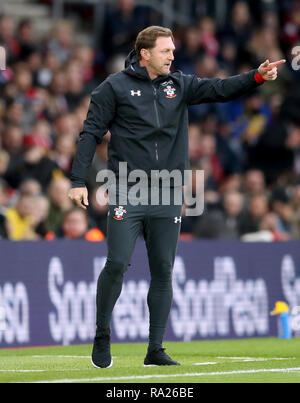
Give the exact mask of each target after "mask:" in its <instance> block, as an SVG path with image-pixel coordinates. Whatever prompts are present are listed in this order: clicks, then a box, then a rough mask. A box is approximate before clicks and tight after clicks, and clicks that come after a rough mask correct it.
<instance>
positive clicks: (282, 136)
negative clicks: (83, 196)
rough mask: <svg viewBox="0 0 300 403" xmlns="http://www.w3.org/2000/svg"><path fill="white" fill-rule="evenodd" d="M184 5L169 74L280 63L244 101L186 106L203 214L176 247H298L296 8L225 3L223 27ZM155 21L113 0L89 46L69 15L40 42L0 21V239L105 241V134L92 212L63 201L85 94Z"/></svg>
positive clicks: (284, 2)
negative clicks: (188, 12)
mask: <svg viewBox="0 0 300 403" xmlns="http://www.w3.org/2000/svg"><path fill="white" fill-rule="evenodd" d="M189 3H191V7H192V6H193V7H194V8H191V9H193V10H198V12H194V14H193V22H192V24H190V25H189V26H187V27H184V26H180V25H176V24H175V26H174V27H173V32H174V35H175V41H176V52H175V61H174V63H173V69H179V70H181V71H182V72H184V73H187V74H194V73H195V74H197V75H199V76H200V77H221V78H225V77H228V76H231V75H234V74H238V73H241V72H244V71H249V70H251V69H253V68H257V67H258V66H259V64H260V63H262V62H263V61H265V60H266V59H269V60H270V61H275V60H279V59H281V58H285V59H286V60H287V63H286V64H285V65H283V66H282V67H280V70H279V75H278V78H277V80H276V81H275V82H272V83H266V84H264V85H262V86H260V87H259V89H258V90H256V91H254V92H252V93H250V94H248V95H247V96H246V97H244V98H241V99H238V100H236V101H232V102H229V103H224V104H202V105H197V106H193V107H190V111H189V112H190V114H189V116H190V126H189V153H190V161H191V168H192V170H193V171H196V170H204V172H205V175H204V180H205V194H204V199H205V210H204V214H202V215H201V216H198V217H189V216H185V215H184V211H185V209H183V219H182V229H181V239H185V240H188V239H193V238H197V239H199V238H202V239H241V240H245V241H252V240H253V241H255V240H258V241H260V240H262V241H280V240H290V239H299V238H300V113H299V111H300V70H298V69H297V68H295V67H297V65H296V66H295V63H294V62H295V61H294V62H293V58H295V53H294V48H295V47H296V46H297V45H298V46H299V45H300V2H298V1H297V0H277V1H269V2H265V1H263V0H262V1H255V2H252V1H241V0H238V1H230V2H228V3H229V6H228V10H227V13H228V15H227V17H226V23H224V21H223V23H222V24H221V23H220V21H218V20H217V18H216V17H215V16H214V14H213V13H212V14H211V15H210V14H201V10H202V8H197V7H195V4H196V3H197V2H196V1H193V0H190V1H186V4H187V7H188V4H189ZM253 3H254V5H253ZM210 4H211V3H210ZM270 4H272V7H270V6H268V5H270ZM199 10H200V11H199ZM153 23H155V24H160V25H161V24H162V23H163V19H162V16H161V15H159V13H158V12H157V11H156V12H155V13H154V12H153V10H152V9H151V7H146V6H143V7H142V6H139V5H137V4H135V1H134V0H118V1H116V2H114V3H112V4H110V5H109V6H107V7H106V8H105V13H104V24H103V30H102V31H101V35H100V36H99V38H96V41H94V43H96V46H94V45H90V44H81V43H78V42H77V41H76V30H75V28H74V25H73V23H72V20H71V19H66V20H59V21H56V22H55V23H54V24H53V28H52V30H51V31H50V32H49V33H48V34H47V35H46V36H45V37H42V38H38V37H37V36H36V35H35V32H34V24H33V21H31V20H30V19H24V20H21V21H18V22H16V21H14V19H12V18H11V17H10V16H7V15H1V16H0V46H4V47H5V48H6V56H7V60H6V69H5V70H2V71H0V92H1V97H0V238H8V239H10V240H40V239H45V240H52V239H57V238H68V239H86V240H88V241H102V240H103V239H105V236H106V216H107V203H101V204H99V203H98V202H97V200H99V197H102V199H104V200H105V197H106V195H105V194H102V195H101V194H100V195H99V188H98V187H97V183H96V174H97V172H98V171H99V170H100V169H103V168H105V167H106V161H107V146H108V142H109V136H110V134H109V132H108V133H107V135H106V136H105V138H104V140H103V142H102V144H100V145H99V146H98V148H97V151H96V155H95V158H94V161H93V165H92V168H91V170H90V176H89V179H88V188H89V194H90V206H89V208H88V210H87V212H85V211H84V210H82V209H79V208H76V207H75V206H74V205H73V204H72V202H71V201H70V200H69V199H68V196H67V194H68V190H69V189H70V186H71V184H70V180H69V175H70V169H71V165H72V159H73V156H74V152H75V150H76V141H77V138H78V135H79V133H80V131H81V129H82V125H83V121H84V119H85V117H86V113H87V110H88V106H89V100H90V93H91V91H92V89H94V88H95V87H96V86H97V85H99V84H100V83H101V82H102V81H103V80H104V79H105V77H106V76H107V75H108V74H111V73H114V72H116V71H120V70H121V69H122V68H123V63H124V59H125V57H126V55H127V53H128V52H129V51H130V50H131V48H132V46H133V43H134V38H135V37H136V34H137V33H138V32H139V31H140V30H141V29H143V28H144V27H146V26H147V25H149V24H153ZM91 35H92V33H91ZM299 53H300V52H299ZM299 68H300V60H299ZM196 185H197V184H196V183H195V184H194V186H195V189H196Z"/></svg>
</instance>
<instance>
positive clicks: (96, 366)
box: [91, 359, 114, 369]
mask: <svg viewBox="0 0 300 403" xmlns="http://www.w3.org/2000/svg"><path fill="white" fill-rule="evenodd" d="M91 363H92V365H93V367H94V368H98V369H105V368H111V367H112V366H113V363H114V361H113V359H111V362H110V364H109V366H108V367H99V366H98V365H96V364H95V363H94V362H93V360H92V359H91Z"/></svg>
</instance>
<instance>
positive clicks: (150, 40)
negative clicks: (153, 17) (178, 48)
mask: <svg viewBox="0 0 300 403" xmlns="http://www.w3.org/2000/svg"><path fill="white" fill-rule="evenodd" d="M160 36H163V37H166V38H168V37H170V38H172V40H173V41H174V37H173V33H172V31H171V30H170V29H169V28H165V27H160V26H158V25H151V26H150V27H147V28H145V29H143V30H142V31H141V32H140V33H139V34H138V36H137V38H136V41H135V47H134V48H135V52H136V55H137V58H138V60H140V59H141V50H142V49H152V48H154V47H155V44H156V39H157V38H159V37H160Z"/></svg>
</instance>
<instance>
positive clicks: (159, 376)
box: [32, 367, 300, 383]
mask: <svg viewBox="0 0 300 403" xmlns="http://www.w3.org/2000/svg"><path fill="white" fill-rule="evenodd" d="M104 371H105V370H104ZM291 371H300V367H296V368H273V369H271V368H270V369H249V370H244V371H227V372H195V373H182V374H153V375H137V376H117V377H104V376H103V377H95V378H81V379H80V378H79V379H56V380H53V381H38V382H32V383H79V382H83V383H86V382H111V381H132V380H137V379H143V380H146V379H153V378H154V379H162V378H183V377H200V376H218V375H240V374H259V373H263V372H283V373H287V372H291Z"/></svg>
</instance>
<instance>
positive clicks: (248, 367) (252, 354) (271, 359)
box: [0, 338, 300, 383]
mask: <svg viewBox="0 0 300 403" xmlns="http://www.w3.org/2000/svg"><path fill="white" fill-rule="evenodd" d="M164 347H166V348H167V350H166V351H167V353H168V354H169V355H170V356H171V357H172V358H174V359H175V360H177V361H179V362H180V363H181V366H174V367H146V368H145V367H144V366H143V359H144V356H145V352H146V348H147V345H146V344H145V343H132V344H121V343H120V344H113V345H112V355H113V359H114V365H113V367H112V368H107V369H95V368H93V367H92V365H91V362H90V353H91V345H74V346H55V347H40V348H38V347H37V348H24V349H2V350H1V349H0V382H1V383H9V382H54V383H58V382H65V383H69V382H74V383H80V382H83V383H88V382H99V383H101V382H103V383H119V382H120V383H140V382H141V383H153V382H155V383H214V382H215V383H227V382H229V383H230V382H231V383H238V382H243V383H246V382H249V383H258V382H259V383H280V382H283V383H300V338H294V339H291V340H280V339H275V338H261V339H259V338H257V339H242V340H217V341H192V342H166V343H165V344H164Z"/></svg>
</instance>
